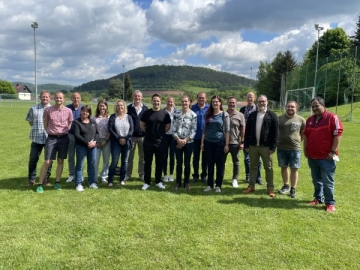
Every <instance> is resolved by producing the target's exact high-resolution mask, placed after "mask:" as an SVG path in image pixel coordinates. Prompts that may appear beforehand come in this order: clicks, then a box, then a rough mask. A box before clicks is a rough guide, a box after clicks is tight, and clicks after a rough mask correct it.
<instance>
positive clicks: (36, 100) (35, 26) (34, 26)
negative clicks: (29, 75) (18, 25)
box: [31, 22, 39, 104]
mask: <svg viewBox="0 0 360 270" xmlns="http://www.w3.org/2000/svg"><path fill="white" fill-rule="evenodd" d="M38 27H39V25H38V23H37V22H33V23H32V24H31V28H33V29H34V56H35V58H34V72H35V103H36V104H38V94H37V82H36V37H35V29H36V28H38Z"/></svg>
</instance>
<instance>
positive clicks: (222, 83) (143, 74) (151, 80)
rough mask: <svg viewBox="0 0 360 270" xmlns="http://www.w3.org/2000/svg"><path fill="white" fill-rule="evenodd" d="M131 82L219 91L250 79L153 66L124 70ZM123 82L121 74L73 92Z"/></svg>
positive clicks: (135, 85) (189, 68)
mask: <svg viewBox="0 0 360 270" xmlns="http://www.w3.org/2000/svg"><path fill="white" fill-rule="evenodd" d="M127 73H129V75H130V79H131V83H132V86H133V88H134V89H136V88H169V89H178V88H181V86H184V85H186V86H198V87H207V88H222V87H229V86H244V87H245V86H250V85H251V82H253V81H252V80H250V79H247V78H245V77H241V76H237V75H234V74H231V73H227V72H222V71H215V70H213V69H209V68H204V67H193V66H165V65H161V66H159V65H156V66H148V67H139V68H136V69H133V70H130V71H128V72H127ZM117 78H119V79H121V80H122V79H123V74H122V73H121V74H119V75H116V76H114V77H112V78H109V79H103V80H96V81H91V82H88V83H84V84H82V85H81V86H78V87H75V88H74V89H75V90H76V91H90V90H104V89H107V88H108V85H109V81H110V80H112V79H117Z"/></svg>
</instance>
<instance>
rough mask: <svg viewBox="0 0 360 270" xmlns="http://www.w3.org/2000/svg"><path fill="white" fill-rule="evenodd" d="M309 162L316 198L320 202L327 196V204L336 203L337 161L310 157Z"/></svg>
mask: <svg viewBox="0 0 360 270" xmlns="http://www.w3.org/2000/svg"><path fill="white" fill-rule="evenodd" d="M308 164H309V167H310V170H311V177H312V181H313V185H314V198H315V199H316V200H318V201H319V202H324V198H325V204H335V199H334V182H335V181H334V175H335V169H336V161H334V160H328V159H311V158H308ZM323 197H324V198H323Z"/></svg>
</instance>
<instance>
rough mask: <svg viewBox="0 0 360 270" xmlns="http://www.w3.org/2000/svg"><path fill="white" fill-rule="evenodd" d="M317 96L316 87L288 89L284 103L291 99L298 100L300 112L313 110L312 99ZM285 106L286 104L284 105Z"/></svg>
mask: <svg viewBox="0 0 360 270" xmlns="http://www.w3.org/2000/svg"><path fill="white" fill-rule="evenodd" d="M314 97H315V87H308V88H300V89H293V90H286V92H285V100H284V101H285V102H284V105H286V103H287V102H288V101H290V100H293V101H296V103H297V104H298V106H299V109H298V110H299V111H300V112H310V114H312V111H311V100H312V99H313V98H314ZM284 107H285V106H284Z"/></svg>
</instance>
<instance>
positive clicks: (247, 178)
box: [245, 176, 250, 184]
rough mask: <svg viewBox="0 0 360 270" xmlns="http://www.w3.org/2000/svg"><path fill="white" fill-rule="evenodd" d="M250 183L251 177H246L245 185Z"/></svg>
mask: <svg viewBox="0 0 360 270" xmlns="http://www.w3.org/2000/svg"><path fill="white" fill-rule="evenodd" d="M249 182H250V177H249V176H246V178H245V183H248V184H249Z"/></svg>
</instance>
